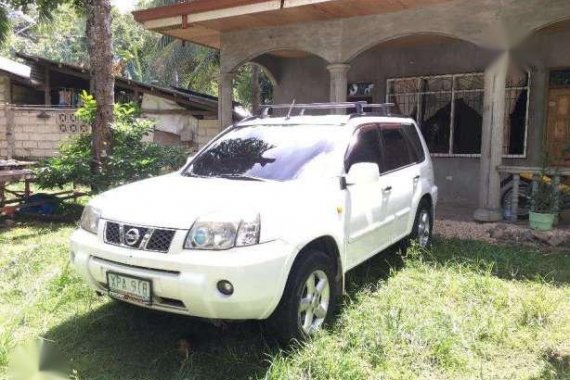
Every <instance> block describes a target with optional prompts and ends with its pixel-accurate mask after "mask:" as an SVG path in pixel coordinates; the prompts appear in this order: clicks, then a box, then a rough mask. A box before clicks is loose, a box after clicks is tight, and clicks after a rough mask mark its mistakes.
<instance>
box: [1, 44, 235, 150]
mask: <svg viewBox="0 0 570 380" xmlns="http://www.w3.org/2000/svg"><path fill="white" fill-rule="evenodd" d="M16 55H17V57H19V58H20V59H21V60H23V61H24V62H25V63H19V62H16V61H13V60H11V59H7V58H4V57H0V158H3V157H4V158H6V157H8V158H11V157H17V158H24V159H39V158H45V157H49V156H52V155H53V154H54V153H55V152H56V150H57V147H58V146H59V145H60V144H61V142H62V141H64V140H65V139H66V138H67V137H69V136H71V135H74V134H78V133H83V132H88V131H89V129H90V127H89V126H87V125H84V124H82V123H81V122H80V121H79V120H78V119H77V118H76V117H75V111H76V110H77V107H79V106H80V96H79V95H80V93H81V92H82V91H84V90H86V91H89V90H90V88H91V87H92V78H91V74H90V72H89V70H88V69H87V68H85V67H81V66H77V65H71V64H67V63H62V62H55V61H52V60H49V59H45V58H41V57H36V56H30V55H26V54H22V53H17V54H16ZM115 100H116V101H120V102H129V101H132V102H135V103H137V104H139V106H140V107H141V111H142V116H143V117H145V118H149V119H153V120H155V121H156V127H155V130H154V132H153V133H152V136H149V139H151V140H152V141H155V142H157V143H161V144H168V145H172V144H178V145H182V146H185V147H187V148H188V149H190V150H195V149H197V148H199V147H201V146H203V145H204V144H205V143H207V142H208V141H209V140H210V139H211V138H212V137H214V136H215V135H216V134H217V133H218V121H217V114H218V100H217V98H216V97H213V96H209V95H205V94H200V93H197V92H194V91H191V90H186V89H182V88H176V87H169V88H166V87H161V86H154V85H148V84H145V83H141V82H137V81H134V80H130V79H125V78H121V77H117V78H116V83H115ZM236 117H237V116H236Z"/></svg>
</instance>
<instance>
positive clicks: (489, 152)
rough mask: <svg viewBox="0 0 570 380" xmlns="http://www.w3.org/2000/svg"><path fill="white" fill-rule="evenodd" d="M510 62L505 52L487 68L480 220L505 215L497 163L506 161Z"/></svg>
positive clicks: (495, 219)
mask: <svg viewBox="0 0 570 380" xmlns="http://www.w3.org/2000/svg"><path fill="white" fill-rule="evenodd" d="M509 62H510V57H509V53H508V52H505V53H503V54H501V56H500V57H499V58H498V59H497V60H496V61H494V62H493V63H492V64H491V66H489V67H488V68H487V70H485V97H484V103H483V131H482V141H481V167H480V181H479V208H478V209H477V210H476V211H475V214H474V215H473V217H474V218H475V220H477V221H479V222H496V221H499V220H501V219H502V217H503V215H502V212H501V177H500V174H499V172H498V171H497V166H499V165H501V162H502V160H503V134H504V127H505V88H506V84H507V73H508V69H509Z"/></svg>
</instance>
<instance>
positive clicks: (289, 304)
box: [267, 250, 336, 343]
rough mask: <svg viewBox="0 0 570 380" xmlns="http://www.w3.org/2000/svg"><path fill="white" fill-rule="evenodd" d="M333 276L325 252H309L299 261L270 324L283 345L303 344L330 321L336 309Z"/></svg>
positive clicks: (293, 269) (331, 267) (269, 321)
mask: <svg viewBox="0 0 570 380" xmlns="http://www.w3.org/2000/svg"><path fill="white" fill-rule="evenodd" d="M334 273H335V272H334V265H333V263H332V260H331V259H330V257H329V256H328V255H326V254H325V253H324V252H321V251H318V250H310V251H307V252H304V253H303V254H302V256H301V257H299V258H298V259H297V261H296V262H295V264H294V265H293V268H292V270H291V273H290V275H289V279H288V280H287V285H286V286H285V291H284V293H283V297H282V298H281V302H280V303H279V305H278V306H277V309H275V311H274V312H273V314H272V316H271V317H270V318H269V319H268V321H267V325H268V327H269V329H270V331H271V332H272V333H273V334H275V335H277V337H278V338H279V339H280V340H281V341H282V342H285V343H286V342H289V341H291V340H293V339H295V340H303V339H305V338H307V337H309V336H311V335H313V334H314V333H315V332H316V331H318V330H319V329H321V328H322V327H323V325H325V324H326V323H327V322H329V321H330V320H331V318H332V316H333V315H334V310H335V306H336V302H335V301H336V285H335V284H334V278H335V277H334Z"/></svg>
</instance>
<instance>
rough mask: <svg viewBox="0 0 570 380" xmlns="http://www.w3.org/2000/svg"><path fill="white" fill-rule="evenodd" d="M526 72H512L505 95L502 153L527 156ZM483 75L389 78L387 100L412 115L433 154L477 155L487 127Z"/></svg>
mask: <svg viewBox="0 0 570 380" xmlns="http://www.w3.org/2000/svg"><path fill="white" fill-rule="evenodd" d="M529 79H530V78H529V76H528V73H513V74H510V75H509V77H508V80H507V88H506V93H505V131H504V141H503V151H504V154H505V156H507V157H524V156H525V154H526V134H527V132H526V129H527V121H528V94H529ZM484 85H485V75H484V74H483V73H471V74H453V75H452V74H450V75H437V76H423V77H415V78H394V79H388V83H387V96H386V97H387V101H388V102H390V103H394V104H395V105H396V110H397V111H398V112H400V113H401V114H403V115H407V116H410V117H412V118H414V119H415V120H416V121H417V123H418V125H419V126H420V129H421V131H422V133H423V135H424V138H425V140H426V142H427V144H428V147H429V149H430V152H431V153H432V155H434V156H468V157H469V156H474V157H476V156H479V155H480V154H481V132H482V125H483V97H484V91H485V89H484Z"/></svg>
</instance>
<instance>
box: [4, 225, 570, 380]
mask: <svg viewBox="0 0 570 380" xmlns="http://www.w3.org/2000/svg"><path fill="white" fill-rule="evenodd" d="M72 228H73V227H71V226H66V225H63V226H62V225H53V226H50V225H45V224H43V225H42V224H32V225H29V226H27V227H15V228H13V229H10V230H0V378H2V377H4V376H5V375H6V371H7V366H8V357H9V352H11V351H12V350H13V349H14V347H16V346H18V345H20V344H21V343H22V342H25V341H27V340H29V339H33V338H35V337H38V336H41V337H44V338H46V339H49V340H50V341H53V343H52V345H53V346H54V347H57V348H59V350H60V351H61V352H62V353H63V355H64V356H65V357H66V358H67V359H68V360H70V361H71V366H72V368H73V369H75V370H76V371H77V377H78V378H80V379H171V378H172V379H249V378H251V379H257V378H269V379H282V378H284V379H415V378H422V379H570V255H567V254H562V253H556V252H537V251H533V250H529V249H526V248H525V249H523V248H516V247H495V246H490V245H487V244H484V243H479V242H473V241H436V242H435V245H434V248H433V252H432V253H431V254H423V255H419V254H414V255H412V257H408V258H406V259H405V260H404V261H402V260H401V259H400V258H399V256H397V255H396V254H394V253H390V254H385V255H380V256H378V257H377V258H375V259H373V260H371V261H370V262H367V263H365V264H364V265H362V266H361V267H359V268H358V269H356V270H355V271H353V272H351V273H350V274H349V282H348V296H347V297H346V299H345V305H344V306H343V308H342V309H341V312H340V314H339V316H338V319H337V322H336V323H335V325H334V326H332V327H331V328H330V329H329V330H327V331H325V332H323V333H321V334H320V335H319V336H318V337H316V338H315V339H313V340H312V341H311V342H309V343H308V344H307V345H305V346H303V347H290V348H288V349H287V350H286V351H283V350H282V349H280V348H279V347H278V346H277V345H276V344H275V343H274V342H273V341H272V340H271V339H269V338H267V337H266V338H264V337H263V335H262V326H261V325H260V324H259V323H255V322H247V323H239V324H234V325H230V326H228V327H226V328H220V327H215V326H213V325H211V324H209V323H207V322H204V321H201V320H196V319H192V318H184V317H179V316H173V315H167V314H161V313H155V312H151V311H146V310H143V309H139V308H136V307H130V306H128V305H122V304H119V303H116V302H111V301H108V300H107V299H105V298H100V297H97V296H95V295H94V294H93V293H92V292H91V291H89V290H88V289H87V287H86V286H85V285H84V284H83V283H82V282H81V281H80V280H79V279H78V278H77V277H76V276H75V274H74V273H73V270H72V269H71V268H69V267H68V265H67V255H68V236H69V234H70V232H71V231H72ZM180 342H184V344H185V345H187V346H189V350H188V351H186V350H181V349H180V345H181V343H180ZM186 353H188V355H186Z"/></svg>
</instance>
